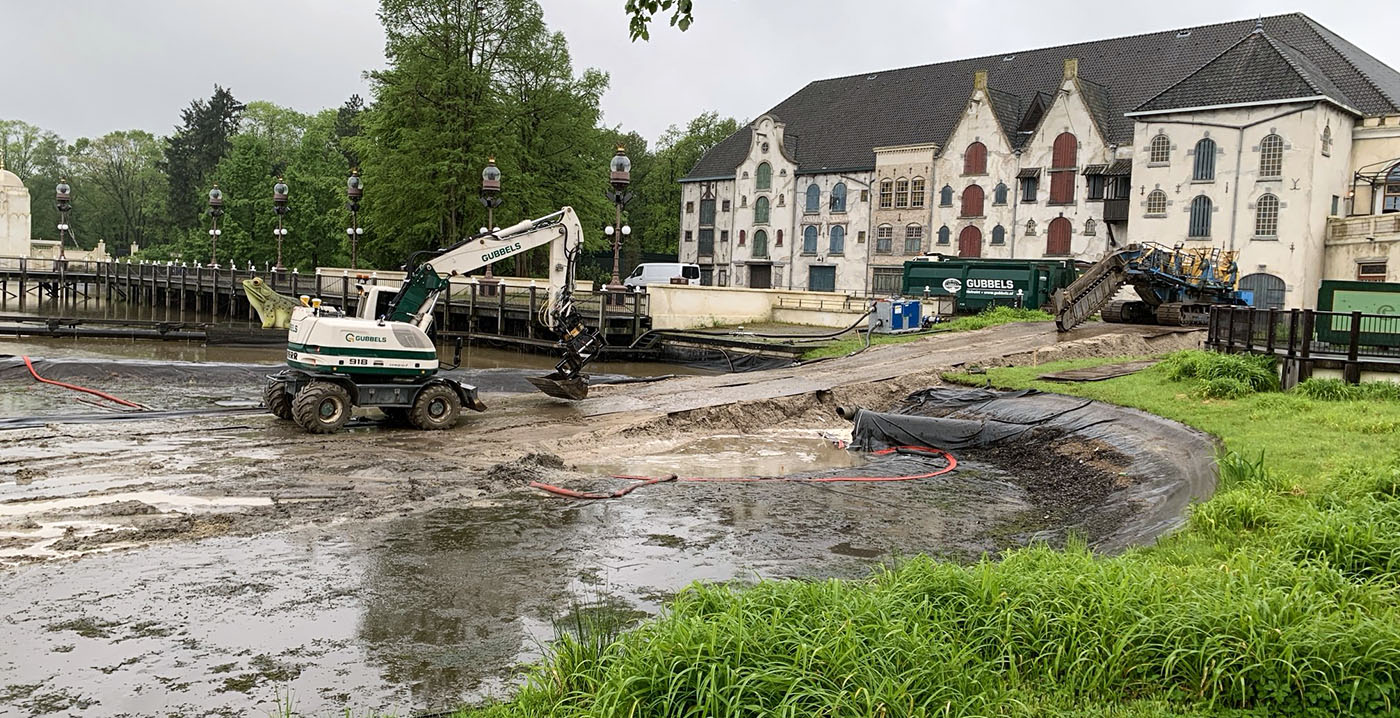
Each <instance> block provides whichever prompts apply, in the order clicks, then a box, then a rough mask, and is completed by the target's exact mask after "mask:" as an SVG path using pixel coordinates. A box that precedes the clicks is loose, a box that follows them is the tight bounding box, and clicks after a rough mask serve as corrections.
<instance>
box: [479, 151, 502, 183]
mask: <svg viewBox="0 0 1400 718" xmlns="http://www.w3.org/2000/svg"><path fill="white" fill-rule="evenodd" d="M481 182H482V186H483V187H485V186H487V185H489V184H491V183H493V182H494V183H495V184H496V187H497V188H499V187H500V182H501V168H500V167H497V166H496V158H495V157H487V158H486V168H485V169H483V170H481Z"/></svg>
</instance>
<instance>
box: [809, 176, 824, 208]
mask: <svg viewBox="0 0 1400 718" xmlns="http://www.w3.org/2000/svg"><path fill="white" fill-rule="evenodd" d="M806 211H807V212H810V213H816V212H820V211H822V188H821V187H818V186H817V183H815V182H813V183H812V184H809V185H807V207H806Z"/></svg>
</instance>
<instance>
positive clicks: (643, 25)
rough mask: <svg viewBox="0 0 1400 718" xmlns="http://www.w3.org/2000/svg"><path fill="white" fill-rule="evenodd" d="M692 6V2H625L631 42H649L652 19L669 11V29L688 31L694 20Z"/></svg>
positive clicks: (662, 0) (639, 0)
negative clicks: (675, 28)
mask: <svg viewBox="0 0 1400 718" xmlns="http://www.w3.org/2000/svg"><path fill="white" fill-rule="evenodd" d="M692 4H693V1H692V0H627V16H628V20H627V29H628V32H629V33H630V34H631V36H632V41H633V42H636V41H637V40H650V39H651V32H650V30H649V28H650V26H651V19H652V17H653V16H655V15H656V14H657V13H664V12H666V11H667V10H670V11H671V27H677V28H680V30H681V32H685V31H686V30H689V29H690V24H691V23H692V22H694V19H695V18H694V17H693V16H692V15H691V12H690V11H691V5H692Z"/></svg>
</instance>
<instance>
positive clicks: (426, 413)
mask: <svg viewBox="0 0 1400 718" xmlns="http://www.w3.org/2000/svg"><path fill="white" fill-rule="evenodd" d="M461 413H462V399H461V398H460V397H458V396H457V391H456V390H455V389H453V388H452V387H450V386H447V385H446V384H432V385H429V386H427V387H424V388H423V391H420V392H418V398H416V399H414V400H413V408H412V409H410V410H409V413H408V420H409V421H410V422H411V423H412V424H413V425H414V426H415V427H417V428H419V429H422V430H424V431H442V430H443V429H451V428H452V427H453V426H455V425H456V424H457V415H458V414H461Z"/></svg>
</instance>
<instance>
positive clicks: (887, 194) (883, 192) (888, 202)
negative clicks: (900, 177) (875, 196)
mask: <svg viewBox="0 0 1400 718" xmlns="http://www.w3.org/2000/svg"><path fill="white" fill-rule="evenodd" d="M893 206H894V181H893V180H887V179H886V180H880V209H889V208H890V207H893Z"/></svg>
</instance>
